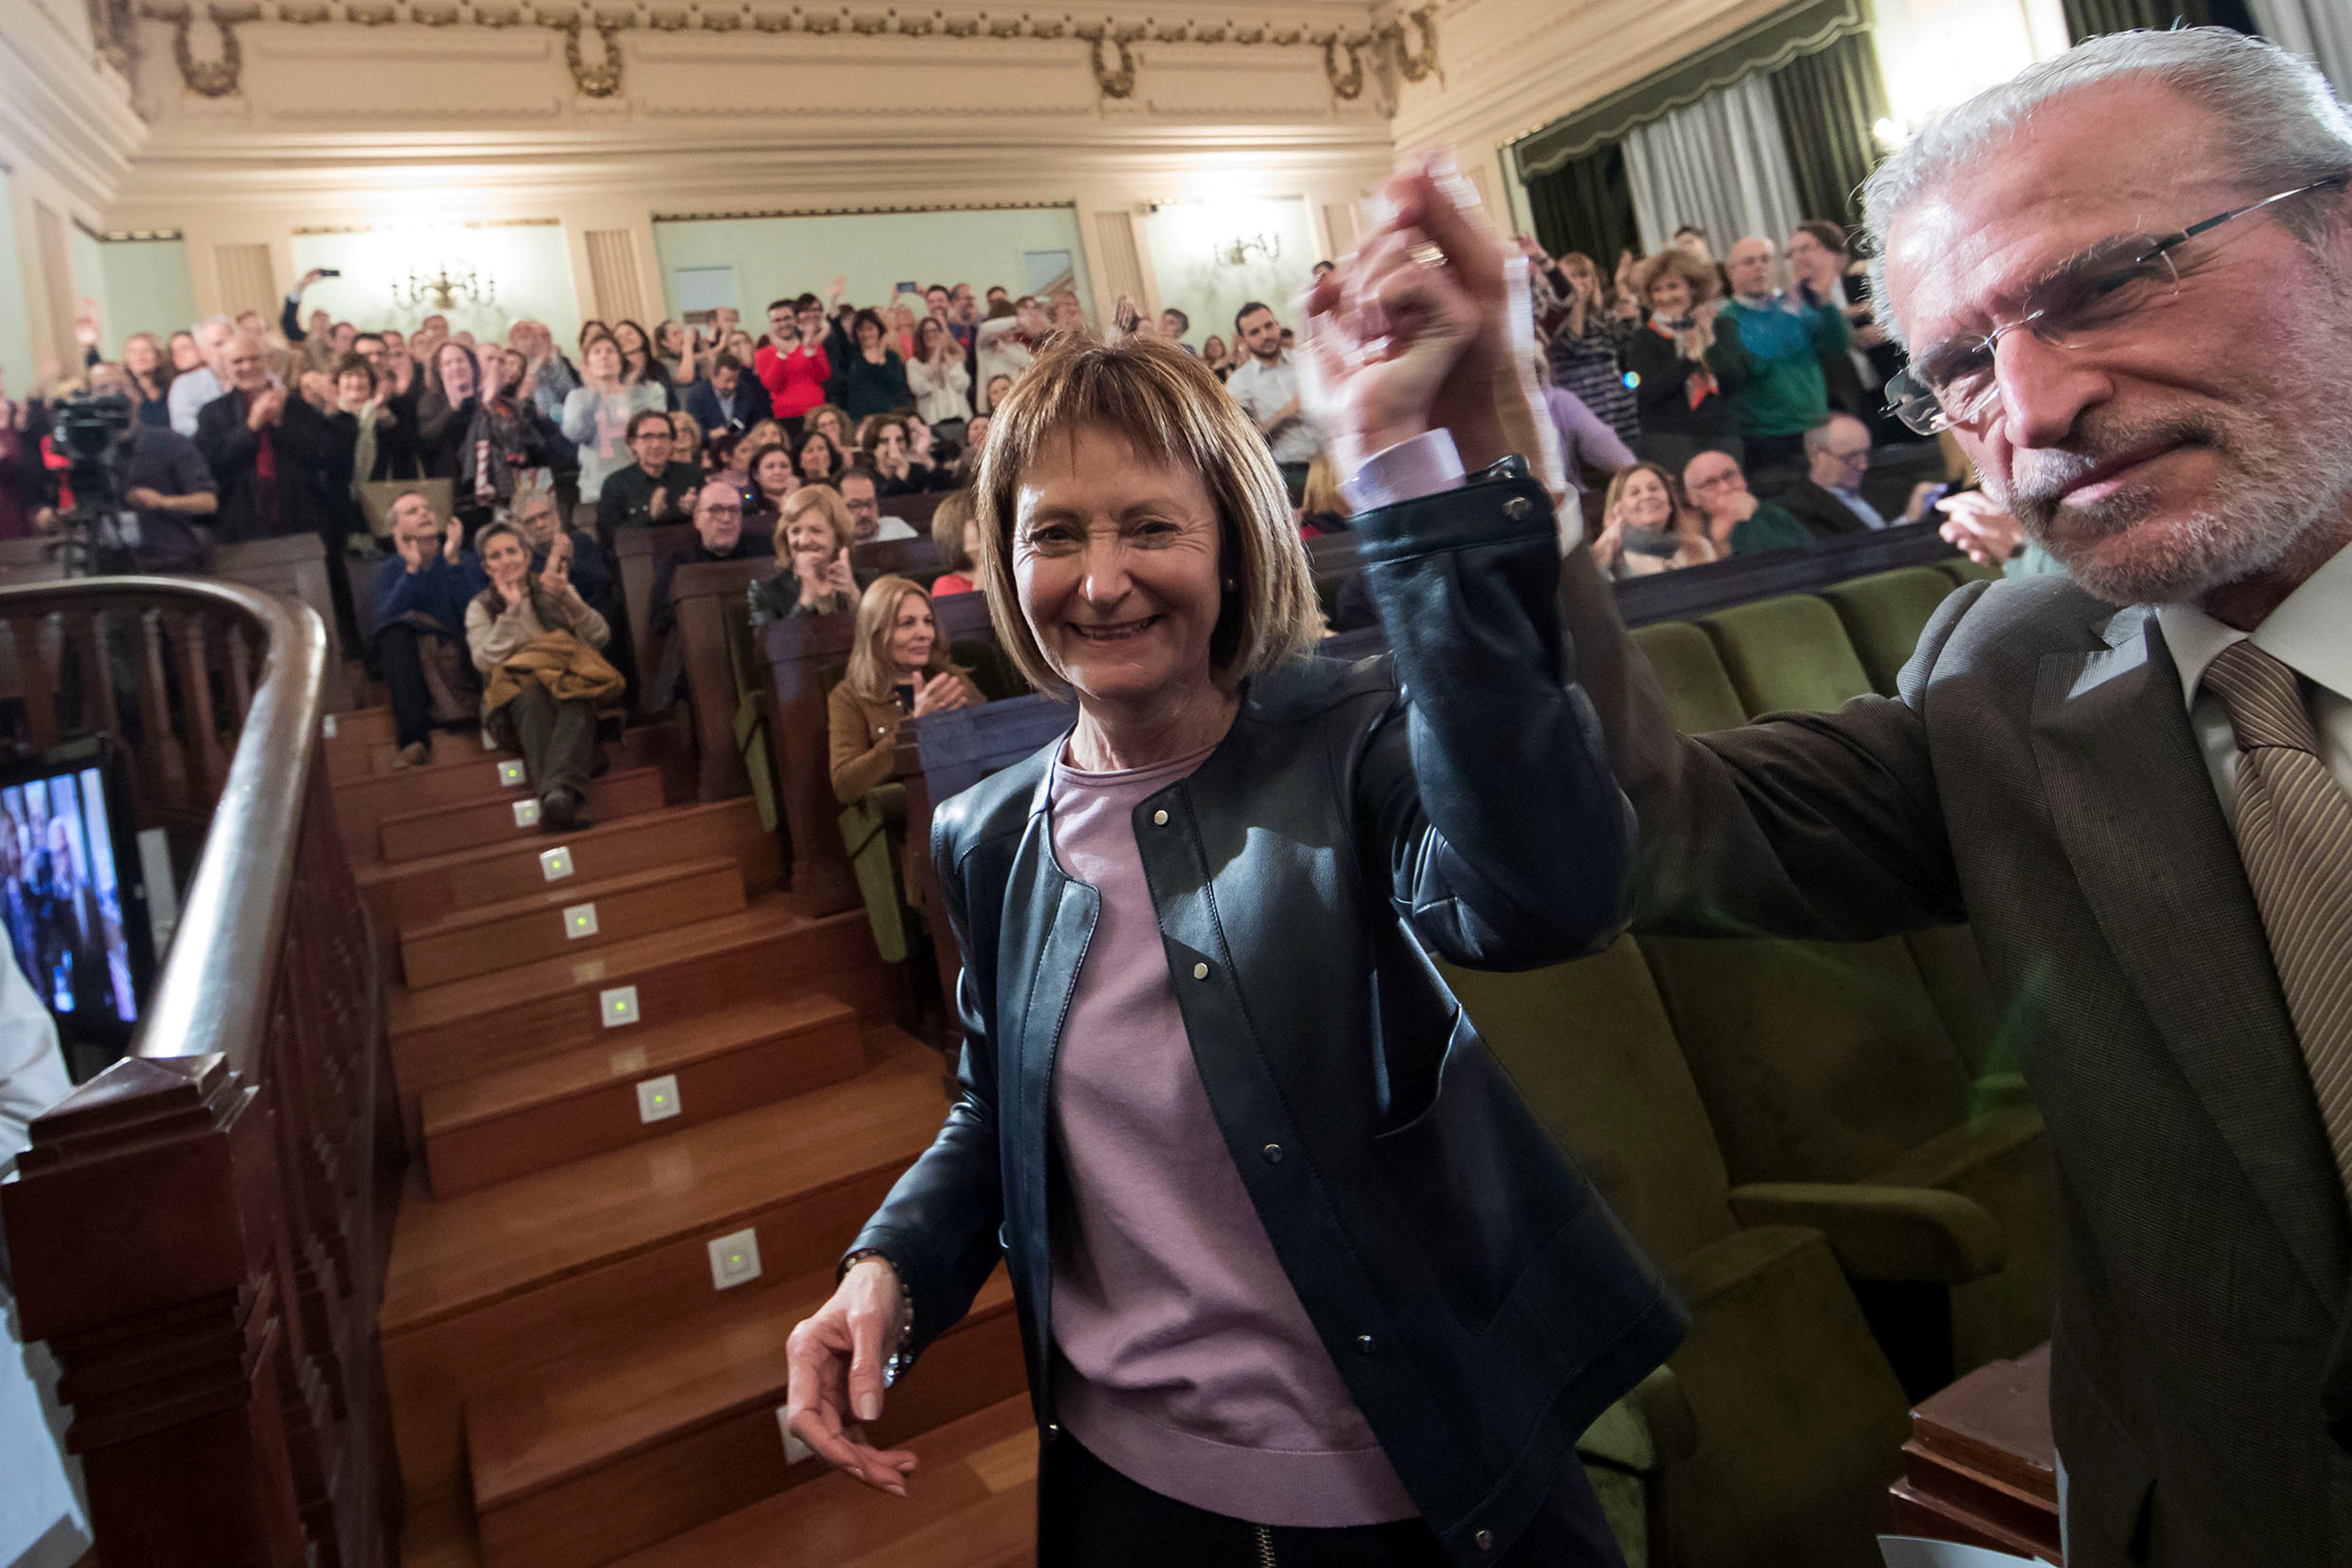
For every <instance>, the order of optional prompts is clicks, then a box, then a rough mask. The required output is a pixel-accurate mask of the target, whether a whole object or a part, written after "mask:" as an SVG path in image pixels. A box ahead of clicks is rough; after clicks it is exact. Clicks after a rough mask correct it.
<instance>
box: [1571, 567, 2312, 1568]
mask: <svg viewBox="0 0 2352 1568" xmlns="http://www.w3.org/2000/svg"><path fill="white" fill-rule="evenodd" d="M1561 594H1562V605H1563V614H1564V616H1566V619H1567V624H1568V626H1569V629H1570V633H1571V635H1572V636H1573V637H1574V638H1575V647H1576V650H1577V662H1578V666H1579V668H1580V671H1581V673H1582V676H1583V682H1584V687H1585V689H1586V690H1587V691H1588V692H1589V693H1590V694H1591V698H1592V700H1593V702H1594V704H1595V705H1596V706H1597V708H1598V709H1599V710H1600V713H1601V721H1602V724H1603V726H1604V727H1605V728H1606V729H1607V731H1608V732H1609V738H1610V744H1611V748H1612V762H1613V763H1615V765H1616V767H1617V769H1618V773H1619V776H1620V779H1621V780H1622V783H1623V784H1624V786H1625V789H1626V793H1627V794H1628V795H1630V796H1631V797H1632V799H1633V805H1634V809H1635V811H1636V813H1637V814H1638V816H1639V817H1640V820H1641V827H1642V839H1643V846H1642V847H1643V860H1642V872H1641V891H1640V903H1639V906H1638V908H1639V913H1638V914H1637V925H1639V926H1643V927H1646V928H1647V929H1651V930H1660V931H1686V932H1698V931H1759V930H1760V931H1768V932H1773V933H1777V934H1780V935H1785V936H1790V937H1814V938H1828V939H1832V940H1842V939H1855V940H1858V939H1863V938H1870V937H1876V936H1880V935H1884V934H1886V933H1889V932H1893V931H1902V930H1906V929H1910V928H1914V927H1919V926H1928V925H1935V924H1939V923H1942V922H1946V921H1955V920H1958V919H1961V918H1964V917H1965V918H1967V919H1969V920H1970V921H1972V922H1973V923H1974V926H1975V929H1976V937H1977V942H1978V943H1979V946H1980V948H1981V949H1982V951H1983V953H1984V959H1985V964H1986V968H1987V970H1988V972H1989V974H1990V979H1991V981H1992V984H1993V986H1994V989H1995V993H1996V994H1997V995H1998V996H1999V997H2000V998H2001V999H2002V1001H2003V1002H2004V1004H2005V1005H2007V1007H2008V1009H2009V1012H2010V1016H2011V1020H2012V1025H2013V1026H2015V1027H2017V1028H2018V1029H2019V1031H2020V1033H2021V1039H2022V1042H2023V1047H2024V1068H2025V1074H2026V1078H2027V1080H2028V1082H2029V1083H2030V1084H2031V1086H2032V1090H2033V1095H2034V1099H2035V1101H2036V1102H2037V1103H2038V1104H2039V1105H2040V1107H2041V1109H2042V1115H2043V1117H2044V1119H2045V1121H2047V1123H2048V1126H2049V1129H2050V1142H2051V1147H2052V1152H2053V1155H2054V1156H2055V1158H2056V1162H2057V1168H2058V1183H2057V1187H2058V1201H2059V1205H2060V1209H2061V1214H2060V1235H2061V1244H2060V1254H2061V1256H2060V1259H2059V1288H2058V1297H2059V1303H2058V1321H2057V1323H2056V1325H2055V1329H2054V1334H2053V1338H2054V1344H2053V1356H2052V1369H2051V1378H2052V1389H2051V1405H2052V1415H2053V1419H2054V1422H2055V1425H2056V1430H2057V1437H2058V1446H2059V1451H2060V1453H2061V1454H2062V1455H2063V1458H2064V1461H2065V1465H2066V1468H2067V1471H2068V1477H2069V1482H2070V1496H2069V1500H2068V1533H2069V1546H2070V1549H2071V1554H2070V1556H2069V1557H2068V1563H2069V1564H2070V1568H2105V1565H2107V1564H2116V1563H2164V1564H2176V1565H2179V1568H2230V1565H2235V1564H2244V1565H2246V1568H2255V1565H2260V1568H2290V1565H2298V1564H2306V1563H2352V1458H2347V1456H2346V1455H2345V1453H2344V1452H2343V1451H2342V1450H2341V1449H2339V1448H2338V1447H2336V1444H2335V1443H2334V1442H2333V1441H2332V1440H2331V1438H2330V1436H2329V1435H2328V1427H2327V1422H2326V1417H2325V1415H2323V1413H2322V1408H2321V1394H2320V1390H2321V1384H2322V1379H2323V1373H2325V1371H2326V1367H2327V1364H2328V1360H2329V1346H2330V1342H2331V1340H2332V1339H2333V1338H2334V1336H2335V1334H2336V1327H2337V1322H2338V1318H2339V1315H2340V1312H2341V1310H2342V1307H2343V1304H2344V1302H2345V1296H2346V1288H2347V1278H2352V1223H2347V1205H2346V1200H2345V1193H2344V1187H2343V1184H2342V1181H2341V1180H2340V1178H2339V1177H2338V1175H2337V1173H2336V1165H2335V1162H2334V1160H2333V1158H2332V1157H2331V1155H2330V1153H2329V1149H2328V1142H2327V1138H2326V1131H2325V1129H2324V1128H2323V1126H2322V1124H2321V1121H2320V1118H2319V1110H2318V1105H2317V1101H2316V1100H2315V1096H2314V1094H2313V1091H2312V1088H2311V1079H2310V1076H2309V1073H2308V1072H2307V1071H2306V1069H2305V1065H2304V1062H2303V1058H2302V1056H2301V1052H2300V1049H2299V1047H2298V1046H2297V1044H2296V1041H2295V1036H2294V1027H2293V1025H2292V1023H2291V1022H2290V1021H2289V1018H2288V1016H2287V1011H2286V1004H2285V1000H2284V996H2283V994H2282V993H2281V991H2280V988H2279V982H2278V978H2277V973H2276V970H2275V969H2274V967H2273V963H2272V961H2271V955H2270V949H2269V946H2268V944H2267V943H2266V942H2265V940H2264V938H2263V929H2262V923H2261V920H2260V917H2259V915H2258V914H2257V912H2256V910H2255V907H2254V902H2253V895H2252V889H2250V888H2249V887H2248V886H2247V883H2246V878H2245V873H2244V870H2243V868H2242V866H2241V864H2240V861H2239V858H2238V852H2237V843H2236V839H2235V837H2234V836H2233V835H2232V834H2231V830H2230V827H2229V826H2228V824H2227V821H2226V820H2225V819H2224V817H2223V816H2222V815H2221V806H2220V804H2219V803H2218V802H2217V801H2216V799H2215V798H2214V793H2213V786H2212V783H2211V780H2210V775H2209V774H2208V773H2207V772H2206V770H2205V766H2204V763H2203V761H2202V759H2201V757H2200V754H2199V752H2198V750H2197V746H2196V742H2195V740H2194V737H2193V736H2192V734H2191V732H2190V730H2189V720H2188V714H2187V711H2186V710H2185V708H2184V706H2183V704H2182V701H2181V692H2180V681H2179V675H2178V674H2177V673H2176V670H2175V668H2174V665H2173V662H2172V658H2171V655H2170V654H2169V653H2168V651H2167V650H2166V648H2165V646H2164V640H2163V637H2162V635H2161V634H2160V632H2159V631H2158V626H2157V624H2156V620H2155V617H2154V616H2152V615H2150V614H2149V613H2148V612H2147V610H2146V609H2145V608H2144V607H2143V608H2137V609H2126V610H2122V611H2118V610H2116V608H2115V607H2114V606H2112V605H2105V604H2102V603H2100V602H2099V601H2097V600H2095V599H2093V598H2092V597H2090V596H2089V595H2086V594H2084V593H2083V592H2082V591H2081V590H2080V589H2078V588H2076V587H2075V586H2074V584H2073V583H2072V582H2071V581H2070V580H2069V579H2067V578H2063V577H2037V578H2032V579H2028V580H2023V581H2018V582H2005V583H1998V584H1977V585H1974V586H1971V587H1969V588H1968V589H1966V590H1963V591H1962V592H1960V593H1958V594H1955V595H1953V596H1952V598H1951V599H1950V600H1949V601H1948V603H1947V604H1946V605H1944V606H1943V608H1942V609H1941V610H1940V611H1939V612H1938V613H1937V616H1936V618H1935V619H1934V621H1933V622H1932V623H1931V624H1930V625H1929V626H1928V627H1927V631H1926V632H1925V633H1924V634H1923V635H1922V636H1921V637H1920V640H1919V646H1918V648H1917V651H1916V653H1915V654H1914V656H1913V658H1912V660H1911V662H1910V664H1909V666H1908V667H1907V668H1906V669H1905V670H1904V672H1903V678H1902V682H1901V690H1902V696H1901V698H1900V699H1891V698H1882V697H1865V698H1861V699H1858V700H1854V701H1853V702H1850V703H1848V704H1846V706H1845V707H1844V708H1843V709H1842V710H1839V711H1838V712H1836V713H1833V714H1794V715H1787V716H1783V717H1781V718H1778V719H1775V720H1773V721H1770V722H1766V723H1759V724H1753V725H1749V726H1748V727H1747V728H1745V729H1742V730H1738V731H1726V732H1724V733H1721V734H1717V735H1710V736H1707V737H1705V738H1703V739H1696V740H1693V739H1685V738H1684V737H1681V736H1679V735H1677V734H1676V733H1675V729H1674V724H1673V721H1672V719H1671V718H1670V717H1669V715H1668V713H1667V710H1666V708H1665V705H1664V699H1663V696H1662V694H1661V693H1660V691H1659V689H1658V687H1657V683H1656V679H1655V677H1654V676H1653V675H1652V674H1651V672H1650V670H1649V668H1648V666H1647V665H1646V664H1645V663H1644V662H1643V660H1642V659H1641V658H1640V657H1639V656H1638V654H1636V653H1634V651H1633V648H1632V647H1631V645H1630V644H1629V643H1628V642H1627V641H1626V639H1625V637H1624V633H1623V629H1622V626H1620V625H1619V623H1618V621H1617V618H1616V613H1615V609H1614V604H1613V601H1612V598H1611V596H1610V593H1609V590H1608V588H1607V586H1606V585H1605V584H1603V583H1602V582H1601V579H1600V577H1599V576H1598V575H1597V574H1595V573H1594V572H1593V571H1592V569H1591V564H1590V563H1589V562H1588V561H1587V560H1585V558H1584V556H1583V552H1575V553H1574V555H1573V556H1572V558H1571V559H1570V562H1569V563H1568V566H1567V569H1566V572H1565V574H1564V577H1563V582H1562V585H1561Z"/></svg>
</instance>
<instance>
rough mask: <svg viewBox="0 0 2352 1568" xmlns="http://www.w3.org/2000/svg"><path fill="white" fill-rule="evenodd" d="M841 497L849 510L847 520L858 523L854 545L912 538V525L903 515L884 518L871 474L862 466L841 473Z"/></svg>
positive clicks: (913, 535)
mask: <svg viewBox="0 0 2352 1568" xmlns="http://www.w3.org/2000/svg"><path fill="white" fill-rule="evenodd" d="M840 483H841V500H842V504H843V505H844V506H846V507H847V508H848V509H849V517H850V521H852V522H854V523H856V525H857V537H856V540H854V541H852V542H853V543H857V544H879V543H881V542H884V541H885V540H891V539H912V538H914V537H915V529H914V525H913V524H911V523H909V522H908V521H906V520H905V519H903V518H896V517H884V516H883V515H882V502H881V500H879V499H878V498H879V492H878V491H877V489H875V486H874V476H873V475H872V474H869V473H867V472H866V470H865V469H863V468H852V469H850V470H849V472H847V473H845V474H844V475H842V476H841V480H840Z"/></svg>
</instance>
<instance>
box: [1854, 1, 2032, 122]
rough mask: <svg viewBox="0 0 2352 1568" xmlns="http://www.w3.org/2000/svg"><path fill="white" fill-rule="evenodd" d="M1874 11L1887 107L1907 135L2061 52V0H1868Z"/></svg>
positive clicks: (1875, 39)
mask: <svg viewBox="0 0 2352 1568" xmlns="http://www.w3.org/2000/svg"><path fill="white" fill-rule="evenodd" d="M1874 11H1875V15H1876V18H1877V20H1876V24H1875V26H1874V27H1873V29H1872V33H1871V38H1872V42H1873V43H1874V44H1875V45H1876V46H1877V49H1878V66H1879V70H1880V71H1881V73H1882V74H1883V75H1885V78H1886V99H1887V107H1888V110H1889V111H1890V113H1891V114H1892V116H1893V118H1894V120H1895V124H1896V125H1897V126H1898V127H1900V128H1901V129H1902V130H1904V131H1906V132H1909V131H1916V130H1917V129H1918V128H1919V126H1920V125H1922V124H1923V123H1925V122H1926V121H1927V118H1928V117H1929V116H1930V115H1932V114H1934V113H1935V112H1936V111H1937V110H1942V109H1949V108H1950V107H1951V106H1952V105H1954V104H1956V103H1958V102H1960V101H1961V100H1964V99H1967V98H1969V97H1970V96H1972V95H1974V94H1976V93H1978V92H1980V91H1982V90H1983V89H1986V88H1988V87H1991V86H1992V85H1994V84H1995V83H1997V82H2002V81H2007V80H2008V79H2010V78H2011V77H2013V76H2015V75H2016V74H2017V73H2018V72H2019V71H2021V70H2023V69H2024V68H2026V67H2027V66H2030V65H2032V63H2033V62H2034V61H2036V60H2039V59H2047V58H2049V57H2050V56H2052V55H2053V54H2056V53H2058V52H2060V51H2061V50H2063V49H2064V48H2065V47H2066V17H2065V14H2064V11H2063V8H2062V7H2061V5H2060V0H1874Z"/></svg>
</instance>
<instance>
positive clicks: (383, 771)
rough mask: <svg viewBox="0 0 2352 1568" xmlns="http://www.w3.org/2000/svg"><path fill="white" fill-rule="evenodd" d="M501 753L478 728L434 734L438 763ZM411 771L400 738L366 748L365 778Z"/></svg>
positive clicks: (435, 753) (435, 754)
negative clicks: (485, 740)
mask: <svg viewBox="0 0 2352 1568" xmlns="http://www.w3.org/2000/svg"><path fill="white" fill-rule="evenodd" d="M498 754H499V749H498V748H497V747H496V746H492V745H486V744H484V743H483V740H482V732H481V731H479V730H442V731H436V733H435V735H434V737H433V760H434V761H435V762H436V763H446V762H461V761H467V760H470V759H472V758H476V757H495V756H497V755H498ZM410 771H412V770H410V769H405V768H403V767H402V766H401V765H400V741H399V739H398V738H397V737H394V739H392V740H389V741H379V742H376V743H375V744H373V745H372V746H370V747H369V748H368V749H367V773H366V774H365V776H366V777H369V778H383V777H385V776H387V775H390V774H394V773H406V772H410ZM335 782H337V783H338V784H341V783H342V782H344V781H342V780H340V779H338V780H337V781H335Z"/></svg>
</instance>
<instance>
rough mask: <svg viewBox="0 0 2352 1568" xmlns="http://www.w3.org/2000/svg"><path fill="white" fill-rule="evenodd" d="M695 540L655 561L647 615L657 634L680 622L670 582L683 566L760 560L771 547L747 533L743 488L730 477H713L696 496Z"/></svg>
mask: <svg viewBox="0 0 2352 1568" xmlns="http://www.w3.org/2000/svg"><path fill="white" fill-rule="evenodd" d="M694 532H695V539H694V541H693V542H691V543H689V544H688V545H686V546H685V547H684V548H682V549H678V550H673V551H671V552H669V553H668V554H667V555H665V556H663V557H662V558H661V559H660V560H659V561H656V562H655V563H654V591H653V601H652V603H651V604H650V605H648V606H647V618H648V620H649V622H650V624H651V625H652V626H653V629H654V631H655V633H656V635H657V636H663V637H667V635H668V634H669V630H670V628H671V627H673V626H676V625H677V606H676V605H673V604H671V603H670V592H669V591H670V584H671V581H672V580H673V579H674V578H676V577H677V569H678V568H679V567H681V566H700V565H705V564H708V563H710V562H713V561H757V560H759V559H761V557H762V556H764V555H766V554H767V553H768V551H769V544H768V542H767V541H766V540H764V539H761V538H760V537H759V536H757V535H756V534H755V535H752V536H751V537H749V538H746V537H745V536H744V533H743V492H742V491H741V490H739V489H736V488H735V487H734V485H733V484H732V483H731V482H730V481H728V480H726V479H713V480H711V481H710V482H709V483H708V484H706V485H704V486H703V487H702V489H701V490H700V491H699V492H698V494H697V495H696V496H695V498H694Z"/></svg>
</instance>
